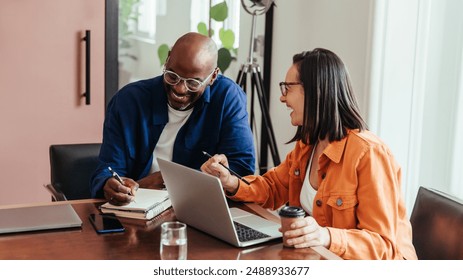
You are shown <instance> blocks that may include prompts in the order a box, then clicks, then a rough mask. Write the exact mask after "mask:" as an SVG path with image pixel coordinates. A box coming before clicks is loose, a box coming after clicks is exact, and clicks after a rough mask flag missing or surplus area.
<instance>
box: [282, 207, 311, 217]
mask: <svg viewBox="0 0 463 280" xmlns="http://www.w3.org/2000/svg"><path fill="white" fill-rule="evenodd" d="M278 214H280V216H282V217H291V218H296V217H304V216H305V211H304V209H302V208H301V207H295V206H285V207H283V208H281V209H280V211H279V212H278Z"/></svg>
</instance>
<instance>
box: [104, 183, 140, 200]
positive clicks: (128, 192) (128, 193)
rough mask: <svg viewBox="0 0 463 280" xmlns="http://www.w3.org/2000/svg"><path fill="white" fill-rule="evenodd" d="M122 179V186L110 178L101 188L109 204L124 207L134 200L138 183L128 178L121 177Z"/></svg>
mask: <svg viewBox="0 0 463 280" xmlns="http://www.w3.org/2000/svg"><path fill="white" fill-rule="evenodd" d="M122 179H123V180H124V184H123V185H122V184H121V183H120V182H119V181H117V180H116V179H115V178H113V177H111V178H109V179H108V180H107V181H106V183H105V185H104V187H103V192H104V196H105V198H106V199H107V200H108V201H109V203H111V204H114V205H126V204H129V203H130V202H131V201H133V200H134V198H135V194H136V192H137V190H138V187H139V185H138V183H137V182H135V181H134V180H132V179H130V178H125V177H123V178H122Z"/></svg>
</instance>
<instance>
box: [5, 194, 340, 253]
mask: <svg viewBox="0 0 463 280" xmlns="http://www.w3.org/2000/svg"><path fill="white" fill-rule="evenodd" d="M60 203H70V204H71V205H72V206H73V207H74V209H75V210H76V212H77V214H78V215H79V217H80V218H81V220H82V222H83V224H82V227H81V228H75V229H58V230H46V231H36V232H23V233H12V234H2V235H0V259H10V260H22V259H29V260H30V259H32V260H38V259H40V260H131V259H137V260H157V259H160V255H159V243H160V242H159V241H160V224H162V223H163V222H165V221H173V220H176V218H175V213H174V211H173V210H172V208H170V209H169V210H167V211H165V212H163V213H162V214H161V215H159V216H158V217H156V218H154V219H152V220H150V221H143V220H136V219H128V218H119V219H120V221H121V222H122V224H123V225H124V227H125V232H122V233H110V234H97V233H96V232H95V230H94V229H93V226H92V225H91V224H90V221H89V219H88V216H89V215H90V214H92V213H99V209H98V207H99V206H100V205H101V204H102V203H103V201H101V200H78V201H67V202H53V203H52V204H60ZM26 206H29V205H19V206H15V207H26ZM252 206H253V207H248V204H242V205H241V206H240V207H242V208H243V209H245V210H248V211H249V210H250V211H251V212H255V213H257V214H260V215H261V216H264V217H265V216H266V213H265V212H264V211H263V210H259V208H258V207H256V205H255V204H253V205H252ZM0 208H11V207H8V206H6V207H5V206H1V207H0ZM265 211H266V210H265ZM268 217H270V218H271V216H267V217H266V218H268ZM187 235H188V255H187V258H188V259H190V260H235V259H243V260H246V259H247V260H325V259H340V258H339V257H337V256H336V255H334V254H333V253H331V252H330V251H329V250H327V249H326V248H323V247H315V248H304V249H294V248H286V247H284V246H283V245H282V243H281V239H277V240H274V241H270V242H267V243H265V244H260V245H254V246H251V247H246V248H237V247H234V246H233V245H230V244H228V243H226V242H223V241H221V240H219V239H217V238H215V237H213V236H210V235H208V234H206V233H203V232H201V231H199V230H196V229H195V228H193V227H188V231H187Z"/></svg>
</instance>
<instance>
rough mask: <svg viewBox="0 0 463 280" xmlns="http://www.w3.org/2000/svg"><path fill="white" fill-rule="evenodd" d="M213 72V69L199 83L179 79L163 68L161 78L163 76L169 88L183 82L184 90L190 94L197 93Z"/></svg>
mask: <svg viewBox="0 0 463 280" xmlns="http://www.w3.org/2000/svg"><path fill="white" fill-rule="evenodd" d="M214 72H215V69H214V70H212V72H211V73H210V74H209V75H208V76H207V77H206V78H205V79H204V81H200V80H197V79H193V78H183V77H180V76H179V75H178V74H177V73H175V72H173V71H170V70H166V69H165V68H164V69H163V70H162V73H163V76H164V81H165V82H166V83H168V84H169V85H171V86H175V85H177V84H178V83H180V81H183V83H184V85H185V87H186V89H187V90H188V91H190V92H197V91H199V90H200V89H201V87H202V86H203V85H204V84H205V83H206V82H207V81H208V80H209V78H210V77H211V76H212V74H213V73H214Z"/></svg>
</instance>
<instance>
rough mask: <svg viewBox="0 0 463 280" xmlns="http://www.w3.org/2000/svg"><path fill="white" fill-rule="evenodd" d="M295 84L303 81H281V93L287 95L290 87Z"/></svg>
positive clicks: (300, 83)
mask: <svg viewBox="0 0 463 280" xmlns="http://www.w3.org/2000/svg"><path fill="white" fill-rule="evenodd" d="M295 85H303V83H302V82H289V83H287V82H281V83H280V90H281V95H283V96H286V95H287V94H288V89H289V86H295Z"/></svg>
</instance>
